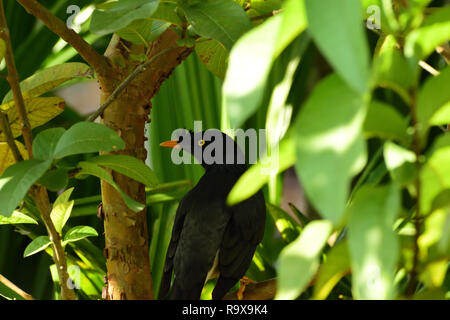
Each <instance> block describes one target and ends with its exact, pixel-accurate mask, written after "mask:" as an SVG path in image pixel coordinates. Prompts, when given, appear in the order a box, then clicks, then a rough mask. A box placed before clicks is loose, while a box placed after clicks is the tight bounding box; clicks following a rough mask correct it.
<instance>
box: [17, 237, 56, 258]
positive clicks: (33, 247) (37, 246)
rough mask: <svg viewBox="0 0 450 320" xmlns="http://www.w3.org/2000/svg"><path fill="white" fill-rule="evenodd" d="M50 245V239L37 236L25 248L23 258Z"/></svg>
mask: <svg viewBox="0 0 450 320" xmlns="http://www.w3.org/2000/svg"><path fill="white" fill-rule="evenodd" d="M51 243H52V242H51V241H50V238H49V237H48V236H39V237H37V238H35V239H34V240H33V241H31V243H30V244H29V245H28V246H27V247H26V248H25V251H24V253H23V257H24V258H26V257H29V256H31V255H33V254H35V253H38V252H40V251H42V250H45V249H47V247H48V246H49V245H50V244H51Z"/></svg>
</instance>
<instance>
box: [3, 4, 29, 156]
mask: <svg viewBox="0 0 450 320" xmlns="http://www.w3.org/2000/svg"><path fill="white" fill-rule="evenodd" d="M0 37H1V38H2V39H3V40H4V41H5V46H6V52H5V61H6V67H7V69H8V77H7V79H8V82H9V85H10V86H11V90H12V93H13V96H14V101H15V106H16V109H17V113H18V115H19V119H20V121H21V122H22V134H23V138H24V140H25V146H26V147H27V151H28V154H29V156H30V158H32V157H33V153H32V148H31V146H32V142H33V138H32V136H31V125H30V122H29V121H28V117H27V111H26V109H25V103H24V101H23V97H22V92H21V91H20V85H19V75H18V73H17V69H16V63H15V61H14V56H13V51H12V46H11V39H10V36H9V29H8V25H7V23H6V17H5V10H4V8H3V0H0Z"/></svg>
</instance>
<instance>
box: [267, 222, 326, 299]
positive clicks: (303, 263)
mask: <svg viewBox="0 0 450 320" xmlns="http://www.w3.org/2000/svg"><path fill="white" fill-rule="evenodd" d="M332 230H333V226H332V224H331V222H330V221H327V220H320V221H313V222H311V223H309V224H308V225H307V226H306V227H305V229H304V230H303V232H302V234H301V235H300V236H299V237H298V238H297V240H295V241H294V242H292V243H290V244H289V245H287V246H286V247H285V248H284V249H283V250H282V251H281V253H280V259H279V268H278V281H277V294H276V296H275V299H277V300H288V299H295V298H297V297H298V296H299V295H300V294H301V293H302V291H303V290H304V289H305V288H306V286H307V285H308V282H309V281H310V280H311V279H312V277H313V276H314V274H315V273H316V271H317V269H318V267H319V257H320V253H321V251H322V249H323V247H324V246H325V244H326V243H327V240H328V237H329V236H330V234H331V231H332Z"/></svg>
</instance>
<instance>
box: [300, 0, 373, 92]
mask: <svg viewBox="0 0 450 320" xmlns="http://www.w3.org/2000/svg"><path fill="white" fill-rule="evenodd" d="M305 6H306V12H307V16H308V22H309V27H308V31H309V32H310V33H311V37H312V38H313V39H314V41H315V43H316V44H317V46H318V47H319V49H320V52H321V53H322V54H323V55H324V56H325V57H326V58H327V60H328V62H329V63H330V64H331V65H332V66H333V68H334V69H335V70H336V72H337V73H338V74H339V75H340V76H341V77H342V79H344V80H345V81H346V82H347V83H348V85H349V86H350V87H351V88H353V89H354V90H356V91H358V92H361V93H362V92H364V91H365V90H366V89H367V87H368V79H369V73H370V71H369V49H368V45H367V39H366V36H365V33H364V28H363V24H362V22H361V20H362V10H361V4H360V1H354V0H340V1H335V0H321V1H317V0H305Z"/></svg>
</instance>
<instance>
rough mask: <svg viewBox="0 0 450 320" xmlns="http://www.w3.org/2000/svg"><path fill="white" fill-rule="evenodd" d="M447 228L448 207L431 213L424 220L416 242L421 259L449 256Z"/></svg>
mask: <svg viewBox="0 0 450 320" xmlns="http://www.w3.org/2000/svg"><path fill="white" fill-rule="evenodd" d="M449 228H450V206H447V207H444V208H439V209H437V210H435V211H433V212H432V213H431V214H430V215H429V216H428V217H427V219H425V228H424V229H425V230H424V232H423V233H422V234H421V235H420V237H419V241H418V243H419V248H420V253H421V257H422V258H423V259H424V260H430V259H439V258H445V257H446V256H448V255H450V233H449V232H448V230H449ZM432 249H434V250H432ZM430 256H431V257H430Z"/></svg>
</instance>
